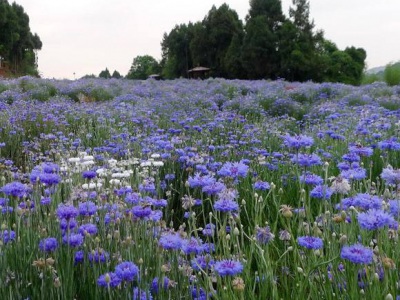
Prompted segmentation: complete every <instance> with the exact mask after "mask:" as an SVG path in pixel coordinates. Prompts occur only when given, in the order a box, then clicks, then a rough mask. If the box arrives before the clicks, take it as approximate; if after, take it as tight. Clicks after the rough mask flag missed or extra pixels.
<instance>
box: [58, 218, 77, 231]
mask: <svg viewBox="0 0 400 300" xmlns="http://www.w3.org/2000/svg"><path fill="white" fill-rule="evenodd" d="M77 225H78V222H76V220H75V219H69V220H67V219H61V220H60V229H61V230H64V231H65V230H71V229H74V228H75V227H76V226H77Z"/></svg>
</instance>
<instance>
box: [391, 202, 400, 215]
mask: <svg viewBox="0 0 400 300" xmlns="http://www.w3.org/2000/svg"><path fill="white" fill-rule="evenodd" d="M389 212H390V214H391V215H392V216H393V217H395V218H399V217H400V200H389Z"/></svg>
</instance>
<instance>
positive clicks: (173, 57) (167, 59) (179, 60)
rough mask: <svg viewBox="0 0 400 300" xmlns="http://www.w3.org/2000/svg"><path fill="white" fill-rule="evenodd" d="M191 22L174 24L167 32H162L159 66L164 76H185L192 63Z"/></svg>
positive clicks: (192, 30) (170, 77)
mask: <svg viewBox="0 0 400 300" xmlns="http://www.w3.org/2000/svg"><path fill="white" fill-rule="evenodd" d="M193 34H194V25H193V24H192V23H189V24H188V25H186V24H181V25H176V26H175V27H174V28H173V29H172V30H171V31H170V33H169V34H167V33H164V36H163V40H162V42H161V49H162V55H161V57H162V58H161V66H162V75H163V77H164V78H169V79H172V78H177V77H186V76H187V71H188V70H189V68H190V67H191V66H192V65H193V64H192V58H191V53H190V44H191V41H192V39H193Z"/></svg>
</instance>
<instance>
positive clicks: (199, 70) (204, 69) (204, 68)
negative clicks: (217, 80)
mask: <svg viewBox="0 0 400 300" xmlns="http://www.w3.org/2000/svg"><path fill="white" fill-rule="evenodd" d="M207 71H210V68H206V67H196V68H193V69H190V70H189V71H188V73H192V72H207Z"/></svg>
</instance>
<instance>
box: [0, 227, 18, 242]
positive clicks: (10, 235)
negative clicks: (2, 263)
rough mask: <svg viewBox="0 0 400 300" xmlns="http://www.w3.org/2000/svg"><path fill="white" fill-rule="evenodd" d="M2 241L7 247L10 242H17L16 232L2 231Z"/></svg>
mask: <svg viewBox="0 0 400 300" xmlns="http://www.w3.org/2000/svg"><path fill="white" fill-rule="evenodd" d="M0 241H3V244H4V245H6V244H7V243H9V242H12V241H15V231H13V230H7V229H6V230H3V231H2V232H1V231H0Z"/></svg>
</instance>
